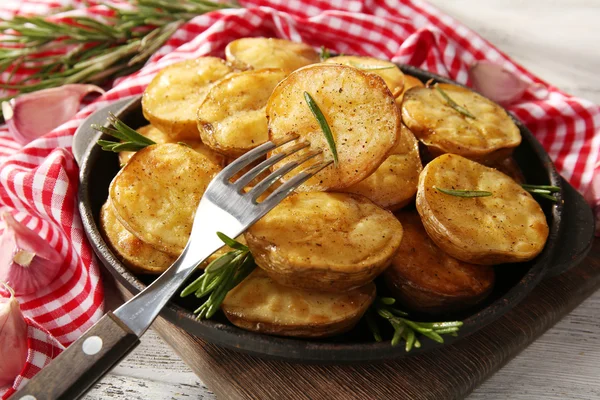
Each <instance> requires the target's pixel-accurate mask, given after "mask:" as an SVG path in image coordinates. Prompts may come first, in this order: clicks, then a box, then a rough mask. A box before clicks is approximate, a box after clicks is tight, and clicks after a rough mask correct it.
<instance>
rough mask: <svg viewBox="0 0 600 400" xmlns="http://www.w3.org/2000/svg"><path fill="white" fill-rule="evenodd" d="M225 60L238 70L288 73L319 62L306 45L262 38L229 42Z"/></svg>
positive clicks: (311, 49)
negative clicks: (265, 70) (278, 69)
mask: <svg viewBox="0 0 600 400" xmlns="http://www.w3.org/2000/svg"><path fill="white" fill-rule="evenodd" d="M225 58H226V59H227V61H229V62H230V63H231V64H232V65H233V66H235V67H236V68H238V69H261V68H281V69H283V70H285V71H287V72H288V73H289V72H292V71H294V70H296V69H298V68H300V67H304V66H305V65H309V64H314V63H318V62H319V60H320V57H319V54H318V53H317V52H316V51H315V50H314V49H313V48H312V47H310V46H309V45H307V44H304V43H297V42H292V41H290V40H285V39H274V38H264V37H257V38H242V39H237V40H234V41H233V42H230V43H229V44H228V45H227V47H225Z"/></svg>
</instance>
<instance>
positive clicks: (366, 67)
mask: <svg viewBox="0 0 600 400" xmlns="http://www.w3.org/2000/svg"><path fill="white" fill-rule="evenodd" d="M350 65H352V66H353V67H354V68H358V69H362V70H364V71H383V70H385V69H392V68H396V66H395V65H366V64H359V63H355V62H352V61H350Z"/></svg>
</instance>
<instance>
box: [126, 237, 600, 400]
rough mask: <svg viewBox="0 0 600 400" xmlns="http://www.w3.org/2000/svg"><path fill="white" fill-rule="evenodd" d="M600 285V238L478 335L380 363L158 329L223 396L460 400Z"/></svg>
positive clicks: (166, 325)
mask: <svg viewBox="0 0 600 400" xmlns="http://www.w3.org/2000/svg"><path fill="white" fill-rule="evenodd" d="M599 287H600V240H596V241H595V242H594V246H593V248H592V250H591V252H590V254H589V255H588V257H587V258H586V259H585V260H584V261H583V262H582V263H581V264H580V265H579V266H577V267H575V268H573V269H572V270H570V271H569V272H566V273H564V274H562V275H559V276H557V277H554V278H549V279H546V280H544V281H543V282H542V283H540V284H539V285H538V287H537V288H536V289H534V290H533V292H532V293H531V294H530V295H529V296H528V297H527V298H526V299H525V300H524V301H523V302H521V303H520V304H519V305H518V306H517V307H516V308H514V309H513V310H511V311H509V312H508V313H507V314H505V315H504V316H503V317H501V318H500V319H499V320H497V321H496V322H494V323H492V324H490V325H488V326H487V327H485V328H484V329H482V330H480V331H479V332H477V333H475V334H473V335H471V336H469V337H467V338H465V339H463V340H461V341H459V342H457V343H456V344H454V345H451V346H447V347H444V348H442V349H439V350H435V351H432V352H429V353H425V354H421V355H415V356H413V357H408V358H405V359H402V360H398V361H389V362H385V363H376V364H358V365H327V366H324V365H307V364H297V363H287V362H282V361H271V360H264V359H261V358H258V357H254V356H249V355H245V354H242V353H238V352H235V351H232V350H228V349H225V348H222V347H219V346H215V345H213V344H210V343H207V342H205V341H203V340H201V339H198V338H197V337H195V336H192V335H190V334H188V333H186V332H185V331H183V330H181V329H179V328H177V327H175V326H174V325H173V324H171V323H170V322H168V321H166V320H165V319H163V318H159V319H157V321H156V322H155V323H154V325H153V328H154V329H155V330H156V331H157V332H158V333H159V334H160V335H161V337H162V338H163V339H164V340H165V341H166V342H167V343H169V345H170V346H172V347H173V348H174V349H175V351H176V352H177V353H178V354H179V355H180V356H181V358H182V359H183V360H184V361H185V362H186V363H187V364H188V365H189V366H190V368H191V369H192V370H194V372H195V373H196V374H198V376H199V377H200V378H201V379H202V381H203V382H204V383H205V384H206V385H207V386H208V387H209V388H210V389H211V390H212V391H213V392H215V393H216V395H217V397H219V398H222V399H261V400H263V399H278V400H279V399H291V400H296V399H328V400H330V399H331V400H333V399H343V400H348V399H361V400H362V399H436V400H440V399H455V398H462V397H464V396H466V395H467V394H469V393H470V392H471V391H472V390H473V389H474V388H475V387H477V386H478V385H479V384H481V383H482V382H483V381H484V380H485V379H486V378H488V377H489V376H490V375H491V374H493V373H494V372H495V371H497V370H498V369H499V368H501V367H502V366H503V365H504V364H505V363H506V362H507V361H508V360H510V359H511V358H513V357H514V356H515V355H516V354H518V353H519V352H520V351H521V350H523V349H524V348H525V347H527V345H528V344H529V343H531V342H532V341H534V340H535V339H536V338H537V337H538V336H540V335H541V334H542V333H544V332H545V331H546V330H547V329H548V328H550V327H551V326H552V325H554V324H555V323H556V322H557V321H558V320H560V319H561V318H562V317H563V316H564V315H566V314H567V313H569V312H570V311H571V310H573V308H575V307H576V306H577V305H578V304H579V303H581V302H582V301H583V300H584V299H586V298H587V297H588V296H589V295H590V294H592V293H593V292H594V291H595V290H596V289H598V288H599ZM119 290H120V291H121V293H122V294H123V296H124V297H125V298H129V297H131V295H130V294H129V293H127V291H126V290H124V288H122V287H119Z"/></svg>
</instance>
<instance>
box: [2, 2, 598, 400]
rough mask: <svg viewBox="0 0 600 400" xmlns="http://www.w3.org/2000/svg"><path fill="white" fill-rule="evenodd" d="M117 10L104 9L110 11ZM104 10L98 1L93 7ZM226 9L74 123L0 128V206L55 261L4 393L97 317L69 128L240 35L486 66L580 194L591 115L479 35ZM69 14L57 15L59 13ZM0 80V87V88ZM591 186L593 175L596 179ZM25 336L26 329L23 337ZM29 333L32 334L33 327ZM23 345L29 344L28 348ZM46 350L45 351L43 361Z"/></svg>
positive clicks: (328, 13)
mask: <svg viewBox="0 0 600 400" xmlns="http://www.w3.org/2000/svg"><path fill="white" fill-rule="evenodd" d="M119 2H120V0H113V1H112V3H113V4H119ZM86 3H87V4H88V6H87V8H85V7H86V6H84V1H82V0H25V1H23V0H8V1H7V0H4V1H3V3H2V5H0V19H1V18H9V17H10V16H12V15H14V14H19V13H20V14H45V13H48V12H50V11H51V10H52V9H56V8H60V7H66V6H72V7H75V9H76V10H75V11H67V13H73V12H77V13H85V14H87V15H90V16H96V15H106V14H107V13H110V11H109V10H108V9H107V8H106V7H105V6H104V5H102V4H101V3H102V2H100V1H96V2H94V1H87V2H86ZM104 3H106V2H104ZM240 3H241V5H242V6H243V7H244V8H242V9H229V10H223V11H219V12H214V13H210V14H206V15H202V16H198V17H196V18H194V19H193V20H192V21H190V22H189V23H187V24H185V25H184V26H182V27H181V28H180V29H179V30H178V31H177V32H176V33H175V34H174V35H173V37H172V38H171V39H170V40H169V41H168V42H167V43H166V45H165V46H163V47H162V48H161V49H160V50H159V51H158V52H157V53H156V54H155V55H154V56H153V57H152V59H151V60H150V61H149V62H148V64H147V65H146V66H145V67H144V68H143V69H142V70H141V71H139V72H137V73H135V74H133V75H131V76H128V77H125V78H121V79H119V80H118V81H116V82H115V85H114V87H113V88H112V89H111V90H110V91H108V92H107V93H106V94H105V95H103V96H102V97H101V98H99V99H98V100H97V101H95V102H94V103H92V104H90V105H88V106H87V107H85V108H83V109H82V110H81V111H80V112H79V113H78V114H77V116H76V117H75V118H73V119H72V120H71V121H69V122H67V123H65V124H63V125H62V126H60V127H58V128H57V129H55V130H54V131H52V132H50V133H49V134H48V135H46V136H44V137H42V138H40V139H38V140H35V141H33V142H31V143H30V144H28V145H27V146H25V147H21V146H19V145H18V144H17V143H16V142H14V141H13V140H12V139H11V137H10V136H9V134H8V133H7V131H6V130H2V129H0V207H1V206H4V207H7V208H9V209H11V210H12V211H13V212H14V213H15V216H16V218H17V219H19V220H24V221H26V223H27V225H28V226H29V227H30V228H32V229H34V230H36V231H37V232H39V234H40V235H41V236H42V237H44V238H46V239H47V240H48V241H49V242H50V243H51V244H52V245H54V246H56V248H57V249H58V250H59V251H61V252H62V253H63V254H64V255H65V256H66V261H65V264H64V266H63V271H62V273H61V274H60V275H59V278H58V279H57V281H56V282H54V283H53V284H52V285H50V287H48V288H47V289H46V290H44V291H43V292H40V293H38V294H36V295H32V296H26V297H21V298H19V301H20V302H21V307H22V309H23V311H24V313H25V315H26V316H27V317H28V318H30V319H32V320H35V322H36V323H37V324H39V326H41V327H43V328H45V329H46V330H47V333H48V334H47V336H46V338H47V339H44V335H42V334H41V333H40V332H44V331H43V330H38V331H36V333H33V331H30V332H31V338H34V339H32V340H30V357H28V364H27V365H26V366H25V368H24V370H23V372H22V374H21V376H19V378H18V379H17V380H16V382H15V385H14V386H13V387H14V388H18V387H19V386H20V385H22V384H24V383H25V382H26V381H27V379H28V378H31V377H32V376H33V375H34V374H35V372H36V371H37V370H38V369H39V368H40V367H42V366H43V365H44V364H45V363H46V362H48V360H49V359H51V358H52V356H53V355H55V354H56V353H57V352H58V350H59V349H60V346H59V345H58V343H56V342H55V341H53V339H52V338H55V339H56V340H57V341H58V342H60V343H62V344H64V345H68V344H69V343H70V342H72V341H74V340H75V339H76V338H77V337H79V336H80V335H81V334H82V333H83V332H84V331H85V330H86V329H87V328H88V327H89V326H90V325H91V324H92V323H93V322H94V321H96V320H97V319H98V318H99V317H100V316H101V314H102V303H103V292H102V285H101V282H100V278H99V270H98V268H99V266H98V264H97V261H95V259H94V258H93V257H92V250H91V248H90V246H89V244H88V243H87V241H86V239H85V235H84V232H83V230H82V226H81V221H80V218H79V215H78V213H77V209H76V193H77V184H78V170H77V166H76V164H75V162H74V159H73V156H72V154H71V140H72V135H73V133H74V131H75V129H76V128H77V127H78V126H79V124H80V123H81V122H82V120H83V119H84V118H85V117H87V116H88V115H89V114H90V113H92V112H93V111H95V110H97V109H99V108H101V107H103V106H105V105H106V104H108V103H109V102H111V101H114V100H116V99H119V98H122V97H124V96H129V95H132V94H139V93H142V91H143V90H144V88H145V87H146V85H147V84H148V83H149V82H150V80H151V79H152V77H153V76H154V75H155V74H156V73H157V71H159V70H160V69H161V68H164V67H165V66H167V65H169V64H172V63H174V62H177V61H181V60H184V59H190V58H195V57H199V56H204V55H216V56H223V50H224V48H225V46H226V45H227V43H229V42H230V41H232V40H234V39H237V38H241V37H246V36H267V37H281V38H287V39H291V40H295V41H302V42H305V43H308V44H310V45H312V46H314V47H315V48H319V47H321V46H325V47H327V48H329V49H331V50H333V51H335V52H338V53H345V54H359V55H371V56H374V57H379V58H384V59H391V60H393V61H396V62H399V63H405V64H411V65H414V66H417V67H421V68H424V69H426V70H429V71H432V72H435V73H438V74H440V75H444V76H447V77H450V78H452V79H455V80H457V81H459V82H461V83H466V84H468V83H469V82H468V74H467V72H468V70H469V67H470V66H471V65H473V63H475V62H476V61H480V60H489V61H493V62H495V63H498V64H500V65H502V66H503V67H504V68H505V69H507V70H509V71H511V72H514V73H515V74H517V75H518V76H520V77H521V78H522V79H523V80H525V81H526V82H530V83H532V85H531V87H530V89H528V91H527V92H526V93H525V95H524V97H523V99H522V100H521V101H519V102H517V103H515V104H513V105H512V106H511V107H510V111H512V112H513V113H514V114H515V115H516V116H517V117H518V118H520V119H521V120H522V121H523V122H524V123H525V124H526V125H527V126H528V127H529V128H530V129H531V131H532V132H533V133H534V134H535V136H536V137H537V138H538V140H539V141H540V142H541V143H542V144H543V145H544V147H545V148H546V150H547V151H548V153H549V154H550V156H551V157H552V159H553V160H554V162H555V163H556V166H557V168H558V170H559V171H560V173H561V174H562V175H563V176H564V177H565V178H567V179H568V180H569V181H570V182H571V183H572V184H573V185H574V186H575V187H576V188H578V189H579V190H580V191H582V192H585V191H586V190H587V189H588V187H590V183H591V181H592V178H593V176H594V174H595V172H597V171H599V170H600V169H599V168H596V162H597V161H598V149H599V147H600V135H597V133H600V107H598V106H597V105H595V104H593V103H591V102H589V101H586V100H582V99H578V98H574V97H572V96H569V95H567V94H565V93H563V92H561V91H560V90H558V89H557V88H555V87H553V86H551V85H549V84H547V83H545V82H543V81H542V80H540V79H539V78H537V77H535V76H534V75H532V74H531V73H530V72H528V71H527V70H525V69H524V68H523V67H521V66H519V65H517V64H515V63H514V62H513V61H511V60H510V59H509V58H508V57H507V56H506V55H504V54H503V53H501V52H500V51H499V50H497V49H496V48H495V47H494V46H492V45H491V44H490V43H488V42H487V41H485V40H484V39H482V38H481V37H480V36H479V35H477V34H476V33H474V32H472V31H471V30H469V29H468V28H466V27H464V26H463V25H461V24H460V23H458V22H457V21H456V20H454V19H452V18H450V17H449V16H447V15H444V14H442V13H441V12H440V11H438V10H437V9H435V8H434V7H432V6H430V5H428V4H427V3H425V2H424V1H421V0H364V1H358V0H351V1H345V0H333V1H325V0H306V1H298V0H290V1H288V0H241V1H240ZM67 15H68V14H67ZM1 79H2V76H0V80H1ZM598 175H600V174H598ZM32 329H33V328H32ZM38 329H39V327H38ZM31 338H30V339H31ZM49 348H52V349H54V350H53V351H54V352H52V351H48V349H49ZM6 396H7V395H5V397H6Z"/></svg>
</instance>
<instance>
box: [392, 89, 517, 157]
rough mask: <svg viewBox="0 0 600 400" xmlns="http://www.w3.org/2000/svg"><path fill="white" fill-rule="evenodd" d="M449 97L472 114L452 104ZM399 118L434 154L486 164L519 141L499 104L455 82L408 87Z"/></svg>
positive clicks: (508, 117)
mask: <svg viewBox="0 0 600 400" xmlns="http://www.w3.org/2000/svg"><path fill="white" fill-rule="evenodd" d="M444 94H445V95H446V96H448V98H450V100H451V101H448V100H447V99H446V98H445V97H444ZM452 101H453V102H454V103H456V104H457V105H458V106H459V107H462V110H463V112H464V110H466V111H467V112H468V113H469V114H471V117H469V116H467V115H465V114H464V113H461V112H460V111H457V109H456V107H452V106H451V104H452V103H451V102H452ZM402 121H403V122H404V123H405V124H406V126H408V128H409V129H410V130H411V131H412V132H413V133H414V134H415V136H416V137H417V139H419V140H420V141H421V142H422V143H423V144H424V145H425V146H427V149H428V150H429V152H430V153H431V154H432V155H433V156H434V157H436V156H438V155H440V154H444V153H452V154H458V155H461V156H463V157H466V158H469V159H471V160H475V161H479V162H482V163H485V164H489V163H491V162H494V161H496V160H501V159H504V158H506V157H508V156H509V155H510V154H512V151H513V149H514V148H515V147H517V146H518V145H519V144H520V143H521V133H520V131H519V128H517V126H516V125H515V123H514V121H513V120H512V119H511V118H510V116H509V115H508V114H507V113H506V111H504V109H503V108H502V107H500V106H499V105H498V104H496V103H494V102H492V101H491V100H488V99H486V98H485V97H483V96H481V95H479V94H477V93H475V92H473V91H471V90H469V89H466V88H463V87H460V86H456V85H449V84H436V85H434V86H432V87H414V88H412V89H409V90H408V91H407V92H406V93H405V94H404V100H403V101H402Z"/></svg>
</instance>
